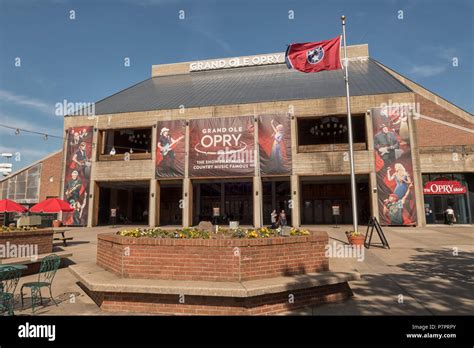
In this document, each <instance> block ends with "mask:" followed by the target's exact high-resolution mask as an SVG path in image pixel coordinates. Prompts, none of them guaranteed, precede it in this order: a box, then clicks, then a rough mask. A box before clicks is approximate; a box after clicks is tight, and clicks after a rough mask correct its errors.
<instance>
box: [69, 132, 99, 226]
mask: <svg viewBox="0 0 474 348" xmlns="http://www.w3.org/2000/svg"><path fill="white" fill-rule="evenodd" d="M94 128H95V129H97V131H93V132H92V154H91V160H92V163H91V175H90V179H89V182H90V184H89V192H87V196H88V197H87V199H88V200H89V203H88V206H87V227H92V226H95V225H97V223H98V217H96V218H94V216H98V213H99V212H98V211H99V200H98V199H95V198H96V197H95V194H96V192H97V195H98V191H99V190H98V185H96V182H95V170H94V169H95V168H94V167H95V166H94V163H95V162H96V159H97V150H98V149H97V147H98V139H99V130H98V128H97V127H94ZM66 139H67V136H66ZM66 152H67V141H66V142H65V146H64V156H66ZM65 161H66V157H64V163H65ZM64 171H65V169H64ZM64 179H66V178H64ZM63 186H64V185H63ZM96 189H97V191H96ZM62 194H63V192H61V195H62ZM61 197H63V196H61ZM94 220H95V221H94Z"/></svg>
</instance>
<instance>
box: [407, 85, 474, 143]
mask: <svg viewBox="0 0 474 348" xmlns="http://www.w3.org/2000/svg"><path fill="white" fill-rule="evenodd" d="M415 99H416V102H417V103H419V107H420V113H421V114H422V115H424V116H428V117H432V118H435V119H438V120H441V121H444V122H448V123H451V124H454V125H457V126H461V127H465V128H469V129H472V130H474V123H472V122H468V121H466V120H465V119H463V118H462V117H460V116H458V115H455V114H453V113H452V112H450V111H448V110H446V109H445V108H443V107H441V106H439V105H437V104H436V103H434V102H432V101H430V100H428V99H426V98H424V97H422V96H420V95H418V94H417V95H416V96H415ZM416 130H417V132H416V136H417V140H418V146H419V147H436V146H450V145H461V146H462V145H474V136H473V134H472V133H469V132H466V131H463V130H461V129H456V128H452V127H449V126H447V125H444V124H441V123H437V122H434V121H430V120H427V119H423V118H420V119H418V120H417V121H416Z"/></svg>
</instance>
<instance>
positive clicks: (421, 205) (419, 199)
mask: <svg viewBox="0 0 474 348" xmlns="http://www.w3.org/2000/svg"><path fill="white" fill-rule="evenodd" d="M408 129H409V132H410V147H411V158H412V163H413V178H412V179H413V186H414V187H413V188H414V193H415V199H416V216H417V224H416V225H417V226H423V227H424V226H426V216H425V200H424V196H423V180H422V178H421V165H420V155H419V153H418V139H417V137H416V134H417V132H416V122H413V117H412V115H410V116H409V117H408Z"/></svg>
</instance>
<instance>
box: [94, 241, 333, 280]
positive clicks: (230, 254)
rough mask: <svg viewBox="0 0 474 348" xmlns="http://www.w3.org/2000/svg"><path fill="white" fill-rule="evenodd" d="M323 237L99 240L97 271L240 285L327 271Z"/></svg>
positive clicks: (127, 275)
mask: <svg viewBox="0 0 474 348" xmlns="http://www.w3.org/2000/svg"><path fill="white" fill-rule="evenodd" d="M327 243H328V235H327V233H326V232H314V233H313V234H312V235H311V236H300V237H287V238H283V237H279V238H265V239H196V240H187V239H160V238H138V239H137V238H125V237H120V236H117V235H99V236H98V244H97V265H99V266H100V267H102V268H104V269H106V270H109V271H111V272H113V273H115V274H117V275H119V276H120V277H126V278H150V279H174V280H203V281H245V280H253V279H263V278H272V277H279V276H291V275H298V274H306V273H312V272H321V271H327V270H328V269H329V261H328V258H326V257H325V256H324V251H325V249H324V247H325V245H326V244H327Z"/></svg>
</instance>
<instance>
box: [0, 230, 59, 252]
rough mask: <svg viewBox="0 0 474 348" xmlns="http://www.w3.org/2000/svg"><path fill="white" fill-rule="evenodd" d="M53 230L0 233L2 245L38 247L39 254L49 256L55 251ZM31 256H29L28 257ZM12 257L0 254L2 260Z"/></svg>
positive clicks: (0, 243)
mask: <svg viewBox="0 0 474 348" xmlns="http://www.w3.org/2000/svg"><path fill="white" fill-rule="evenodd" d="M53 234H54V232H53V230H35V231H21V232H20V231H18V232H0V245H5V247H3V248H2V249H4V248H6V247H7V245H8V244H7V242H9V245H10V246H12V245H16V246H19V245H38V254H47V253H51V252H52V251H53ZM28 256H29V255H28ZM10 257H11V256H8V255H3V254H0V258H10Z"/></svg>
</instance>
